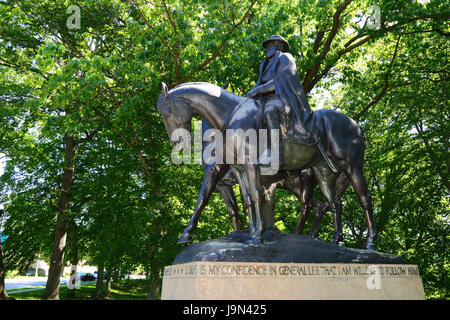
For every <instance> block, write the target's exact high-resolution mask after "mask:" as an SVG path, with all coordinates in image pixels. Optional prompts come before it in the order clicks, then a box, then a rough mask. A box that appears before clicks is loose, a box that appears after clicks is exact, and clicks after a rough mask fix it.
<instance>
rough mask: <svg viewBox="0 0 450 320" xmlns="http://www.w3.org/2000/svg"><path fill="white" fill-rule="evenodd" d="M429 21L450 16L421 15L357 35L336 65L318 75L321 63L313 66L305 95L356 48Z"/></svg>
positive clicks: (306, 82) (342, 51)
mask: <svg viewBox="0 0 450 320" xmlns="http://www.w3.org/2000/svg"><path fill="white" fill-rule="evenodd" d="M428 19H450V15H449V14H424V15H420V16H417V17H414V18H411V19H409V20H406V21H405V22H399V23H396V24H394V25H392V26H389V27H387V28H381V29H380V30H377V31H376V32H374V33H372V34H368V33H362V34H359V35H356V36H355V37H353V38H352V39H350V40H349V41H347V43H346V44H345V45H344V48H345V49H342V50H340V51H339V52H338V53H337V55H336V59H334V63H333V64H329V65H327V66H326V67H325V68H324V70H322V72H321V73H320V74H317V73H318V72H319V67H320V64H321V62H318V63H316V64H315V65H314V66H313V68H312V69H311V70H309V71H308V72H310V74H309V76H308V74H307V76H306V77H305V80H304V81H303V88H304V90H305V93H308V92H310V91H311V90H312V88H314V86H315V85H316V84H317V82H319V81H320V80H321V79H322V78H323V77H325V76H326V75H327V74H328V72H329V71H330V69H331V68H332V67H333V66H334V65H335V64H336V62H337V61H338V60H339V59H340V58H341V57H342V56H343V55H345V54H346V53H348V52H350V51H352V50H353V49H355V48H358V47H360V46H362V45H363V44H365V43H367V42H368V41H369V40H372V39H375V38H376V37H378V36H380V35H382V34H386V33H388V32H391V31H393V30H396V29H397V28H398V27H400V26H403V25H405V24H408V23H411V22H414V21H418V20H428ZM358 40H359V41H358ZM327 53H328V51H327ZM323 60H325V56H323V57H322V56H321V59H320V61H323ZM317 65H318V66H317Z"/></svg>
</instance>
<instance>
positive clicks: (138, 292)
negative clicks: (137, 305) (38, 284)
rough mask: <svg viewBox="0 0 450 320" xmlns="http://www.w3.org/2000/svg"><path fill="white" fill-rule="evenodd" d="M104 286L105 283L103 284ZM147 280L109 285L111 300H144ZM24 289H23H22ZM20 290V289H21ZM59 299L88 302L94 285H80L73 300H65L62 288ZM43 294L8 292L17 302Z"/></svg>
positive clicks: (63, 288)
mask: <svg viewBox="0 0 450 320" xmlns="http://www.w3.org/2000/svg"><path fill="white" fill-rule="evenodd" d="M104 285H106V283H105V284H104ZM148 286H149V280H148V279H134V280H121V281H119V282H116V283H114V282H113V283H111V296H110V299H111V300H145V299H146V298H147V294H148ZM24 289H25V288H24ZM21 290H22V289H21ZM59 290H60V291H59V298H60V299H61V300H90V299H91V295H92V294H93V293H94V291H95V283H89V284H83V283H81V288H80V289H79V290H76V293H75V294H76V297H75V298H67V291H68V290H67V287H66V286H62V287H61V288H60V289H59ZM43 293H44V288H42V289H39V290H35V291H28V292H21V293H14V292H11V291H8V295H9V296H11V297H14V298H16V299H17V300H40V299H41V297H42V294H43Z"/></svg>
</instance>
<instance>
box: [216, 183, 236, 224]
mask: <svg viewBox="0 0 450 320" xmlns="http://www.w3.org/2000/svg"><path fill="white" fill-rule="evenodd" d="M217 190H218V191H219V193H220V194H221V195H222V198H223V200H224V201H225V205H226V206H227V210H228V213H229V214H230V217H231V221H233V228H234V231H239V210H238V206H237V202H236V197H235V196H234V192H233V188H232V187H231V186H229V185H225V184H222V183H220V182H219V184H218V185H217Z"/></svg>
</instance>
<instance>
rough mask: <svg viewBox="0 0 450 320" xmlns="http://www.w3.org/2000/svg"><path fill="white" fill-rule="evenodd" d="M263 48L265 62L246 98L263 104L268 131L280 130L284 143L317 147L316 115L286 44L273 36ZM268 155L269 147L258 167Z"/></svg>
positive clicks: (283, 40) (279, 37) (260, 159)
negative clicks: (260, 101) (287, 141)
mask: <svg viewBox="0 0 450 320" xmlns="http://www.w3.org/2000/svg"><path fill="white" fill-rule="evenodd" d="M262 46H263V48H264V49H266V59H265V60H264V61H263V62H262V64H261V69H260V74H259V79H258V81H257V82H256V84H255V86H254V87H253V89H252V90H250V91H249V92H248V93H247V96H249V97H252V98H254V97H259V98H260V99H261V100H262V105H263V106H264V120H263V121H265V122H266V125H267V129H269V130H270V129H275V130H279V131H278V132H281V133H282V135H283V139H286V140H289V141H292V142H296V143H300V144H305V145H316V144H317V143H318V142H319V139H318V134H317V130H316V126H315V115H314V112H312V111H311V108H310V106H309V104H308V100H307V99H306V95H305V92H304V91H303V87H302V83H301V81H300V77H299V75H298V71H297V66H296V65H295V60H294V57H293V56H292V55H291V54H290V53H289V52H288V51H289V44H288V42H287V41H286V40H285V39H284V38H283V37H281V36H279V35H274V36H271V37H269V39H267V40H266V41H264V42H263V43H262ZM282 127H283V130H281V129H282ZM269 132H270V131H269ZM280 136H281V135H280ZM272 143H273V142H272ZM270 152H271V150H270V145H268V147H267V150H266V151H265V152H264V154H263V155H261V157H260V158H259V164H262V165H268V163H267V162H268V161H270V158H269V154H270Z"/></svg>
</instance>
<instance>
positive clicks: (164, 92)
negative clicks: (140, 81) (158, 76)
mask: <svg viewBox="0 0 450 320" xmlns="http://www.w3.org/2000/svg"><path fill="white" fill-rule="evenodd" d="M161 89H162V95H163V97H164V99H165V98H167V95H168V94H169V88H167V84H165V83H164V82H161Z"/></svg>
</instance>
